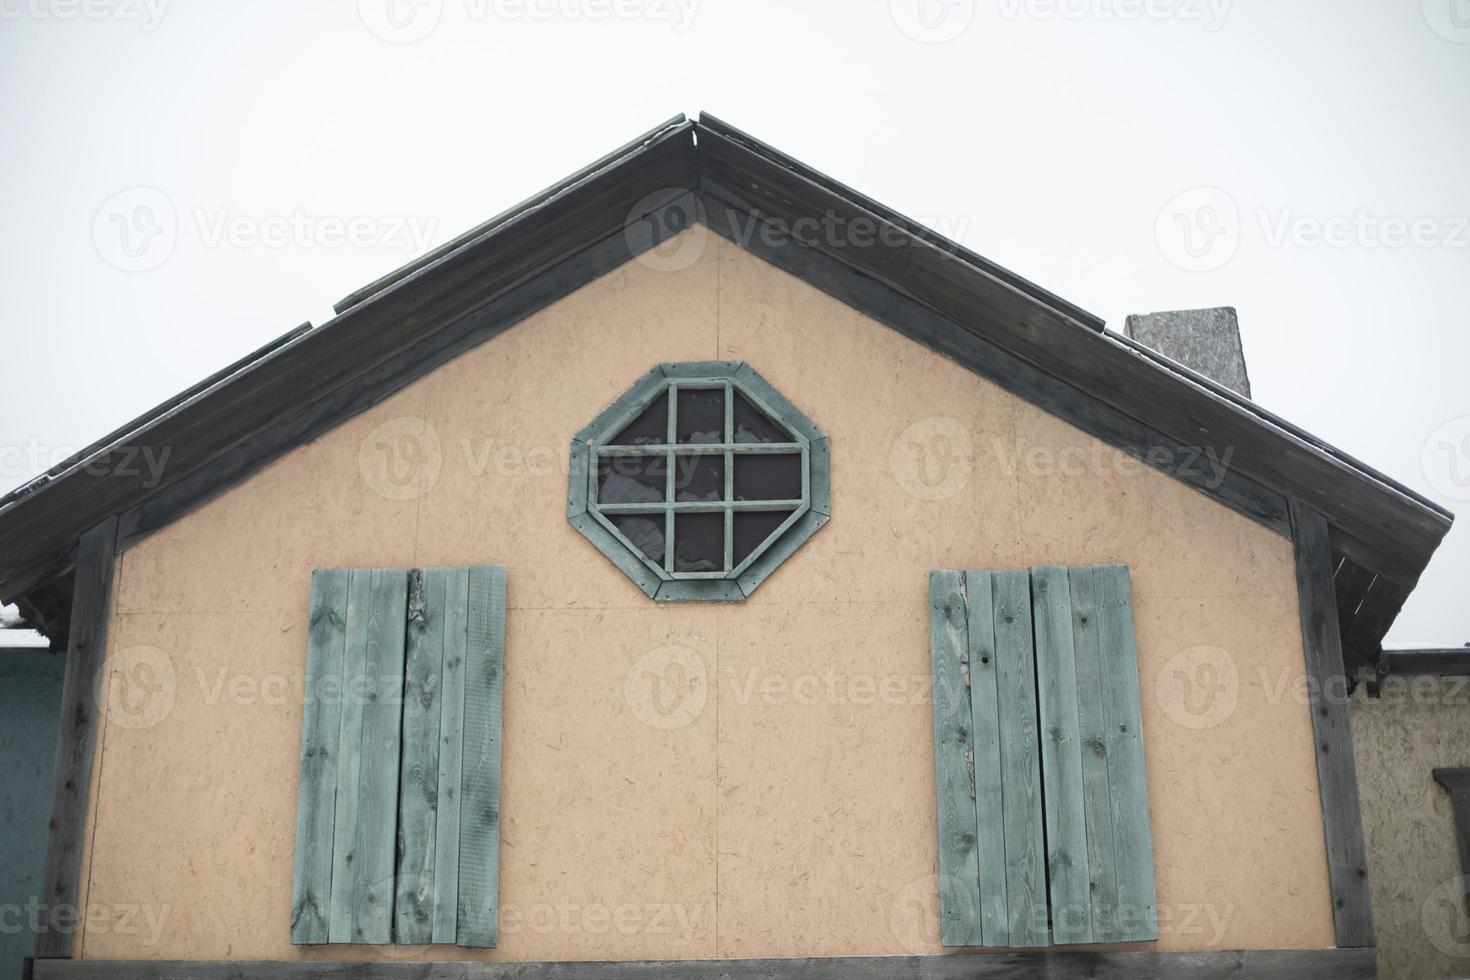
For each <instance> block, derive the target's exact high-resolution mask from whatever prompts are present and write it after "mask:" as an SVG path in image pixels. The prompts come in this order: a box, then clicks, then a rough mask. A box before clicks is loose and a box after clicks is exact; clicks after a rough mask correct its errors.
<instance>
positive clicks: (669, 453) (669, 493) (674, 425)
mask: <svg viewBox="0 0 1470 980" xmlns="http://www.w3.org/2000/svg"><path fill="white" fill-rule="evenodd" d="M668 397H669V427H668V431H667V433H666V434H665V439H664V441H665V442H666V443H668V449H667V450H665V453H666V455H665V457H664V460H665V462H664V468H665V469H666V470H667V472H666V473H665V474H664V505H665V506H666V507H667V508H668V509H667V510H665V511H664V571H666V572H669V573H670V574H672V573H673V571H674V494H675V487H674V473H675V472H676V470H677V468H678V457H677V456H676V455H674V447H675V445H676V444H677V442H678V438H679V386H678V385H676V384H671V385H669V396H668Z"/></svg>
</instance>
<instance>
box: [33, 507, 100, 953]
mask: <svg viewBox="0 0 1470 980" xmlns="http://www.w3.org/2000/svg"><path fill="white" fill-rule="evenodd" d="M116 557H117V518H116V517H109V518H108V519H107V520H105V521H103V522H102V523H101V524H98V525H97V526H96V527H94V528H92V529H91V530H90V531H87V532H86V533H84V534H83V535H82V536H81V539H80V540H79V541H78V543H77V562H76V566H77V567H76V580H75V584H74V586H73V589H72V601H71V635H70V637H69V638H68V640H67V645H66V677H65V679H64V680H63V681H62V684H61V729H60V731H59V732H58V734H57V739H56V773H55V776H54V777H53V778H54V780H55V782H54V786H53V789H52V791H51V794H52V795H51V820H50V823H49V824H48V825H47V831H46V865H45V868H44V870H43V876H42V879H41V909H42V913H43V914H42V915H41V917H40V925H41V929H40V933H39V935H37V937H36V958H37V959H44V958H67V957H71V956H75V955H76V952H77V950H76V935H77V928H78V925H79V923H80V922H81V921H82V910H81V909H80V908H78V907H77V902H78V901H80V894H79V893H80V890H81V877H82V849H83V846H84V843H85V841H84V836H85V832H86V824H87V798H88V795H89V794H90V792H91V788H92V758H93V755H94V754H95V750H96V745H97V718H98V707H99V706H98V704H97V678H98V675H99V672H100V671H101V669H102V662H103V659H104V658H105V657H106V655H107V619H108V613H109V608H110V605H111V602H110V600H111V597H112V572H113V566H114V564H115V559H116Z"/></svg>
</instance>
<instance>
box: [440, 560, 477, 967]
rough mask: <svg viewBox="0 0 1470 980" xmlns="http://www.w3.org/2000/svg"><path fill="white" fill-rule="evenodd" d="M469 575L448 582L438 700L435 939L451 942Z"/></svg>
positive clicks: (457, 574) (450, 574) (464, 571)
mask: <svg viewBox="0 0 1470 980" xmlns="http://www.w3.org/2000/svg"><path fill="white" fill-rule="evenodd" d="M469 593H470V570H469V569H468V568H454V569H449V570H447V572H446V574H445V581H444V653H443V657H444V660H443V669H442V681H441V683H442V687H443V694H442V695H441V697H440V698H439V707H440V713H439V781H438V803H437V805H436V807H435V809H436V811H437V813H438V826H437V828H436V838H437V839H436V842H435V848H434V913H433V938H432V941H433V942H436V943H452V942H454V941H455V935H456V932H457V927H458V918H459V804H460V792H459V790H460V784H461V783H462V781H463V778H464V777H463V772H464V769H463V760H464V677H465V646H466V644H467V643H468V641H469V608H470V607H469V602H470V596H469Z"/></svg>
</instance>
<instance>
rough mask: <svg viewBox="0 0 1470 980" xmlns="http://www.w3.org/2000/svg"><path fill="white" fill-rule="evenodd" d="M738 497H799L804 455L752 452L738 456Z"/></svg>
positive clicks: (745, 498) (736, 471) (736, 486)
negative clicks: (802, 457)
mask: <svg viewBox="0 0 1470 980" xmlns="http://www.w3.org/2000/svg"><path fill="white" fill-rule="evenodd" d="M735 499H736V500H800V499H801V457H800V456H795V455H792V456H787V455H784V454H782V455H779V456H777V455H765V454H749V455H741V456H736V457H735Z"/></svg>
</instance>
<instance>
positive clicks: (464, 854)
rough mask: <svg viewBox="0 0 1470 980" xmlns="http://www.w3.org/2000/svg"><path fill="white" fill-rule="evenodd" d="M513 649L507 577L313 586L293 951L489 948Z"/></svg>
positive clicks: (356, 580) (322, 575)
mask: <svg viewBox="0 0 1470 980" xmlns="http://www.w3.org/2000/svg"><path fill="white" fill-rule="evenodd" d="M504 650H505V570H504V569H503V568H499V567H495V566H476V567H474V568H469V569H446V568H431V569H425V570H419V569H415V570H413V571H412V572H404V571H403V570H401V569H350V570H349V569H327V570H322V571H318V572H316V573H315V574H314V575H313V576H312V603H311V627H310V630H309V631H308V640H307V699H306V708H305V715H304V718H303V728H302V753H301V784H300V789H299V802H298V810H297V825H296V868H295V880H294V883H293V890H292V918H291V941H292V942H293V943H327V942H331V943H341V942H353V943H389V942H395V941H396V942H402V943H415V944H418V943H428V942H438V943H455V942H457V943H459V944H460V945H464V946H493V945H494V943H495V914H496V905H497V900H496V894H495V893H496V887H497V881H498V858H499V846H500V833H499V808H500V744H501V726H500V708H501V698H502V682H501V675H502V671H503V664H504ZM492 814H493V818H494V819H493V821H491V820H487V819H486V817H487V815H492Z"/></svg>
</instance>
